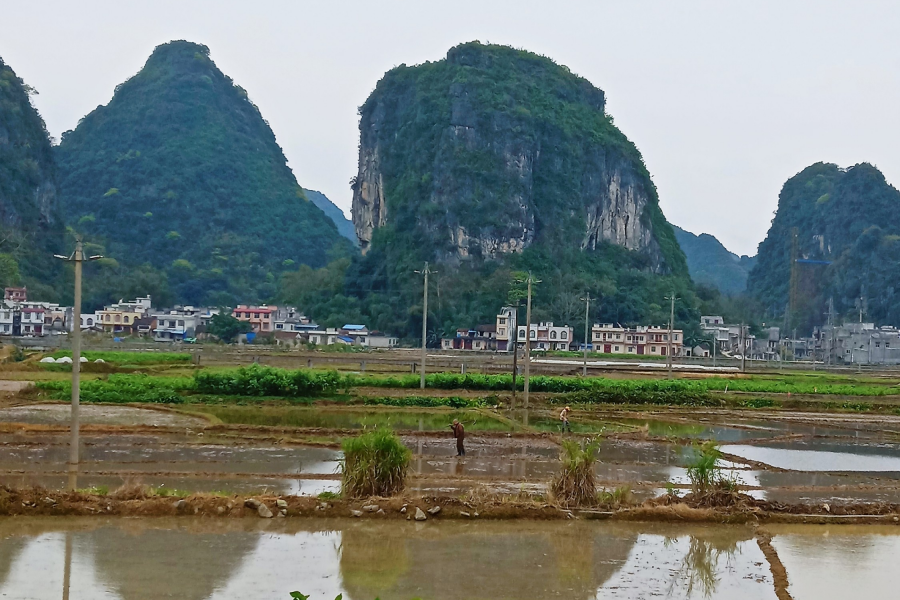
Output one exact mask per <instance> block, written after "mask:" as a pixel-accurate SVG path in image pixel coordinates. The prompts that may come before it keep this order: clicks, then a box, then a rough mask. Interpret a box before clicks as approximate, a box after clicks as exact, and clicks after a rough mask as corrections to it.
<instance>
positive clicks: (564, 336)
mask: <svg viewBox="0 0 900 600" xmlns="http://www.w3.org/2000/svg"><path fill="white" fill-rule="evenodd" d="M559 337H560V339H563V340H567V339H569V332H568V331H563V332H562V333H560V334H559Z"/></svg>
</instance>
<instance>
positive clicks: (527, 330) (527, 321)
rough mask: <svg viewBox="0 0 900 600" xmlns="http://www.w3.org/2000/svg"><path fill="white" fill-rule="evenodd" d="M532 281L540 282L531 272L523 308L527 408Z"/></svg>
mask: <svg viewBox="0 0 900 600" xmlns="http://www.w3.org/2000/svg"><path fill="white" fill-rule="evenodd" d="M533 283H540V280H536V279H535V278H534V277H532V276H531V273H529V274H528V304H526V308H525V386H524V388H525V389H524V392H525V393H524V394H523V396H524V398H525V400H524V404H525V408H526V409H527V408H528V384H529V380H530V378H531V285H532V284H533Z"/></svg>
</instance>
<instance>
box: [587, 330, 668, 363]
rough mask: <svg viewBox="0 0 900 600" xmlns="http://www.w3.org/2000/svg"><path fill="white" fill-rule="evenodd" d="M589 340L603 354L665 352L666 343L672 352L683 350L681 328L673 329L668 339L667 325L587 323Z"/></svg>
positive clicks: (653, 354) (655, 353)
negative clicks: (628, 325)
mask: <svg viewBox="0 0 900 600" xmlns="http://www.w3.org/2000/svg"><path fill="white" fill-rule="evenodd" d="M591 342H592V345H593V347H594V350H595V351H597V352H603V353H605V354H636V355H644V354H647V355H651V356H666V354H668V352H669V346H670V345H671V347H672V355H673V356H682V354H683V352H684V332H683V331H682V330H681V329H673V330H672V334H671V341H670V339H669V329H668V328H667V327H656V326H653V325H649V326H648V325H638V326H637V327H622V326H620V325H614V324H612V323H599V324H596V325H594V326H593V327H591Z"/></svg>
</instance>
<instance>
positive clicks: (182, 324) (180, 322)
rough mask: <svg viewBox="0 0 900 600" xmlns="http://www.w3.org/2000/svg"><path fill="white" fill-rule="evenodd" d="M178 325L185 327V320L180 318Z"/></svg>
mask: <svg viewBox="0 0 900 600" xmlns="http://www.w3.org/2000/svg"><path fill="white" fill-rule="evenodd" d="M178 326H179V327H184V321H182V320H180V319H179V321H178Z"/></svg>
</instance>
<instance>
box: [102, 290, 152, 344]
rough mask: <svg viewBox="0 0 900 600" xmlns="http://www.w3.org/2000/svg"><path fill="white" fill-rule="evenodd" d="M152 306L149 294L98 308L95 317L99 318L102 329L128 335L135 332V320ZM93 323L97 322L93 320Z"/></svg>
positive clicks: (144, 314) (145, 313)
mask: <svg viewBox="0 0 900 600" xmlns="http://www.w3.org/2000/svg"><path fill="white" fill-rule="evenodd" d="M152 307H153V303H152V302H151V299H150V296H146V297H144V298H137V299H135V300H132V301H129V302H124V301H122V300H119V301H118V302H117V303H116V304H111V305H109V306H107V307H106V308H104V309H103V310H98V311H97V318H98V319H99V320H100V323H99V325H100V326H102V327H103V331H105V332H107V333H121V334H126V335H128V334H131V333H134V332H135V329H134V324H135V321H136V320H137V319H140V318H142V317H144V316H146V315H147V313H148V312H149V311H150V310H151V309H152ZM95 324H97V323H96V322H95Z"/></svg>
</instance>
